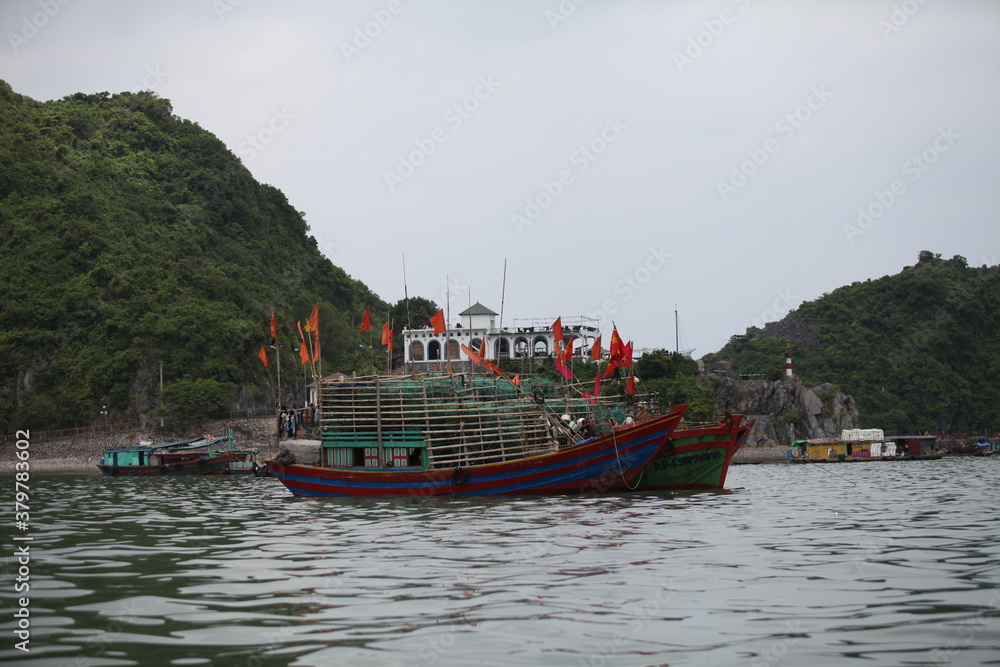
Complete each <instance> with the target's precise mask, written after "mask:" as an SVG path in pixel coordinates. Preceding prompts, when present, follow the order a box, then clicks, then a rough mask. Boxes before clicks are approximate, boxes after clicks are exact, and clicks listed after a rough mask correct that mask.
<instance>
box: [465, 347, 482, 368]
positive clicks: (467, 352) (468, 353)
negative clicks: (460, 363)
mask: <svg viewBox="0 0 1000 667" xmlns="http://www.w3.org/2000/svg"><path fill="white" fill-rule="evenodd" d="M462 352H465V356H467V357H468V358H469V359H471V360H472V363H474V364H476V365H477V366H478V365H479V364H481V363H483V358H482V357H481V356H479V355H478V354H476V353H475V352H473V351H472V348H471V347H469V346H468V345H466V344H465V343H462Z"/></svg>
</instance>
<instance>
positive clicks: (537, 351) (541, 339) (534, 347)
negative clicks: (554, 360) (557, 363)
mask: <svg viewBox="0 0 1000 667" xmlns="http://www.w3.org/2000/svg"><path fill="white" fill-rule="evenodd" d="M531 352H532V353H533V354H534V355H535V356H536V357H545V356H548V354H549V341H548V339H547V338H545V336H535V340H534V342H532V344H531Z"/></svg>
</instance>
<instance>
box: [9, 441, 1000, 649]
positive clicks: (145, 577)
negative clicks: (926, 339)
mask: <svg viewBox="0 0 1000 667" xmlns="http://www.w3.org/2000/svg"><path fill="white" fill-rule="evenodd" d="M998 478H1000V457H991V458H975V457H969V458H964V457H961V458H960V457H956V458H945V459H941V460H937V461H901V462H866V463H843V464H812V465H794V464H765V465H743V466H734V467H733V468H732V469H731V470H730V473H729V479H728V481H727V487H728V488H727V489H726V490H725V491H721V492H698V493H656V494H648V493H647V494H621V495H607V496H586V497H548V498H534V497H510V498H474V497H450V498H425V499H415V498H385V499H354V498H328V499H302V498H295V497H292V496H291V495H290V494H289V493H288V491H286V490H285V488H284V487H283V486H282V485H281V484H280V483H279V482H278V481H277V480H275V479H263V478H254V477H186V478H182V477H163V478H159V477H157V478H149V479H140V478H120V477H119V478H105V477H101V476H99V475H41V474H34V475H32V477H31V480H30V525H28V526H27V527H26V528H25V529H24V530H20V529H18V528H16V527H15V526H14V522H13V509H14V485H15V480H14V478H13V477H11V476H6V477H0V484H2V485H5V486H6V487H7V488H8V490H9V493H8V494H7V495H8V500H9V502H8V503H7V504H8V505H9V506H10V507H9V509H10V510H11V511H10V512H9V514H10V515H11V516H10V518H9V520H7V521H5V524H6V525H4V526H0V534H2V536H3V538H2V543H3V545H4V550H5V551H4V553H3V561H2V573H0V605H2V607H3V612H2V617H0V636H2V637H3V641H2V644H0V663H3V664H11V665H32V666H37V667H42V666H46V667H48V666H57V665H67V666H70V665H72V666H74V667H100V666H109V667H110V666H119V665H142V666H147V665H154V666H155V665H178V666H182V665H184V666H188V665H213V666H230V665H231V666H233V667H237V666H238V667H254V666H258V665H293V666H312V665H336V666H344V665H365V666H387V667H388V666H393V667H396V666H414V667H416V666H430V665H435V666H441V665H458V666H463V667H465V666H469V665H546V666H551V665H572V666H574V667H575V666H580V667H609V666H616V665H622V666H652V665H671V666H679V665H746V666H747V667H764V666H777V665H796V666H797V665H810V666H817V665H858V667H862V666H863V667H870V666H873V665H894V666H895V665H998V664H1000V484H998ZM29 537H30V540H26V539H25V538H29ZM25 545H27V547H28V554H29V555H28V556H27V558H25V557H24V556H23V555H21V556H19V555H18V552H17V551H16V550H17V549H19V548H21V547H24V546H25ZM20 553H21V554H23V552H20ZM19 557H20V558H22V559H23V560H27V565H24V564H23V560H22V562H20V563H19ZM21 567H25V568H27V570H28V572H26V571H25V570H21V569H20V568H21ZM19 579H21V580H22V581H20V584H22V585H23V584H27V585H28V586H29V588H28V589H27V590H24V589H21V590H20V592H18V590H17V589H16V588H15V587H16V586H18V581H19ZM21 598H27V599H26V600H22V599H21ZM25 609H26V610H27V612H25V611H23V610H25ZM25 614H27V617H25ZM18 632H22V633H24V632H27V633H28V635H27V636H28V640H27V643H23V640H22V637H24V636H25V635H23V634H22V635H18ZM25 648H26V649H27V651H25V650H22V649H25Z"/></svg>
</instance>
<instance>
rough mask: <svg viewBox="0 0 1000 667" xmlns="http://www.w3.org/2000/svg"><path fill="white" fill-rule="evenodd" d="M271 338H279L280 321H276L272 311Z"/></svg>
mask: <svg viewBox="0 0 1000 667" xmlns="http://www.w3.org/2000/svg"><path fill="white" fill-rule="evenodd" d="M271 338H274V339H275V340H277V338H278V321H277V320H276V319H274V311H273V310H272V311H271Z"/></svg>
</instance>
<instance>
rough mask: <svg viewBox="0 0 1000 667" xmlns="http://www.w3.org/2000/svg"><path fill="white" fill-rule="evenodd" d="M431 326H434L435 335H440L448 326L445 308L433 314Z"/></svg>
mask: <svg viewBox="0 0 1000 667" xmlns="http://www.w3.org/2000/svg"><path fill="white" fill-rule="evenodd" d="M431 326H432V327H434V335H435V336H440V335H441V334H443V333H444V332H445V329H447V328H448V327H447V326H445V322H444V310H439V311H437V312H436V313H434V314H433V315H431Z"/></svg>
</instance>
